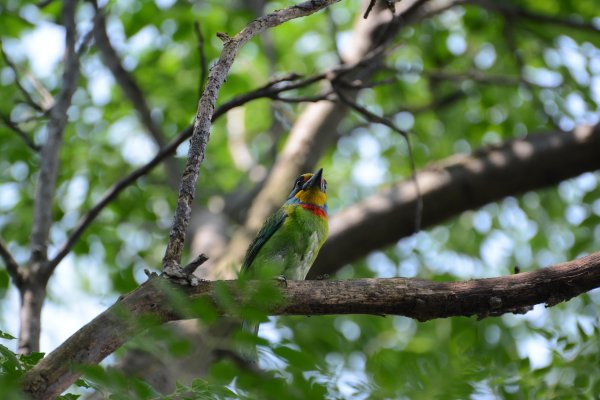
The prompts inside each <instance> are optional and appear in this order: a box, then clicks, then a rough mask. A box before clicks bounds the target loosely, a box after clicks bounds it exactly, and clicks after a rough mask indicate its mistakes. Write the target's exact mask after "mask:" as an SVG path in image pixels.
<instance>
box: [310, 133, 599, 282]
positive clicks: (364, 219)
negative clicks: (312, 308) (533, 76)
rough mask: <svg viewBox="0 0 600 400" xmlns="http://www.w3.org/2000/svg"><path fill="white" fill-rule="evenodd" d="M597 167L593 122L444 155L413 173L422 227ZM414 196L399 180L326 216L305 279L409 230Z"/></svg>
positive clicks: (330, 270) (328, 271)
mask: <svg viewBox="0 0 600 400" xmlns="http://www.w3.org/2000/svg"><path fill="white" fill-rule="evenodd" d="M557 160H560V162H557ZM599 168H600V124H599V125H596V126H595V127H592V126H579V127H577V128H576V129H575V130H574V131H572V132H569V133H566V132H562V131H555V132H549V133H545V134H537V135H531V136H528V137H526V138H524V139H518V140H512V141H508V142H506V143H502V144H499V145H495V146H488V147H484V148H482V149H479V150H477V151H475V152H474V153H473V154H472V155H458V156H452V157H450V158H448V159H446V160H442V161H440V162H438V163H435V164H432V165H431V166H429V167H427V168H425V169H424V170H422V171H419V172H418V173H417V177H418V180H419V184H420V188H421V196H422V198H423V218H422V228H427V227H430V226H433V225H436V224H439V223H441V222H443V221H444V220H446V219H448V218H450V217H453V216H456V215H458V214H459V213H461V212H463V211H466V210H470V209H476V208H478V207H481V206H483V205H484V204H487V203H489V202H492V201H497V200H500V199H502V198H503V197H505V196H514V195H517V194H519V193H523V192H526V191H529V190H535V189H539V188H542V187H546V186H551V185H555V184H556V183H558V182H560V181H562V180H564V179H568V178H573V177H575V176H577V175H579V174H582V173H583V172H587V171H594V170H596V169H599ZM523 171H526V173H524V172H523ZM417 197H418V196H417V194H416V192H415V190H414V185H413V184H412V182H409V181H406V182H400V183H398V184H396V185H394V186H392V187H391V188H388V189H385V190H382V191H381V192H379V193H376V194H374V195H372V196H370V197H367V198H366V199H364V200H363V201H361V202H359V203H357V204H354V205H352V206H350V207H348V208H346V209H344V210H342V211H341V212H339V213H338V214H336V215H334V216H333V217H332V218H331V219H330V223H329V237H328V238H327V241H326V242H325V245H324V246H323V247H322V248H321V250H320V252H319V256H318V257H317V260H316V261H315V264H314V265H313V267H312V269H311V270H310V272H309V274H308V275H309V277H315V276H319V275H322V274H331V273H334V272H335V271H337V270H338V269H339V268H341V267H342V266H343V265H345V264H347V263H349V262H352V261H354V260H357V259H359V258H361V257H364V256H366V255H367V254H368V253H369V252H371V251H373V250H376V249H379V248H382V247H384V246H388V245H391V244H393V243H395V242H397V241H398V240H399V239H401V238H403V237H406V236H409V235H411V234H412V233H414V232H415V226H414V210H415V202H416V201H417ZM339 249H344V251H341V252H340V251H339Z"/></svg>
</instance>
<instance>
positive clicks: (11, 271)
mask: <svg viewBox="0 0 600 400" xmlns="http://www.w3.org/2000/svg"><path fill="white" fill-rule="evenodd" d="M0 257H1V258H2V260H4V265H6V271H7V272H8V275H9V276H10V277H11V279H12V280H13V282H14V283H15V285H17V287H19V286H21V283H22V281H23V277H22V276H21V272H20V270H19V264H17V262H16V261H15V259H14V258H13V256H12V254H10V251H8V247H6V245H5V244H4V242H3V241H2V239H0Z"/></svg>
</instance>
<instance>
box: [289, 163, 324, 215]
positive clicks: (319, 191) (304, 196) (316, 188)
mask: <svg viewBox="0 0 600 400" xmlns="http://www.w3.org/2000/svg"><path fill="white" fill-rule="evenodd" d="M326 193H327V181H326V180H325V179H324V178H323V168H321V169H319V170H318V171H317V172H315V173H314V174H302V175H300V176H299V177H298V178H296V180H295V181H294V187H293V188H292V192H291V193H290V195H289V197H288V203H290V204H294V203H295V204H298V203H301V204H313V205H315V206H318V207H327V194H326Z"/></svg>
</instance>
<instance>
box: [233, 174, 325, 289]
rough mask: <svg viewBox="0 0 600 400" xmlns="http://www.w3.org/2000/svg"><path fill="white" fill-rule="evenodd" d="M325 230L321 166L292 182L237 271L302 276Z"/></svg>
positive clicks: (252, 274) (263, 275)
mask: <svg viewBox="0 0 600 400" xmlns="http://www.w3.org/2000/svg"><path fill="white" fill-rule="evenodd" d="M328 230H329V227H328V223H327V181H326V180H325V179H324V178H323V168H321V169H319V170H318V171H317V172H315V173H314V174H303V175H300V176H299V177H298V178H297V179H296V180H295V181H294V187H293V188H292V191H291V193H290V195H289V196H288V199H287V201H286V202H285V204H284V205H283V206H282V207H281V208H280V209H279V210H277V212H275V214H273V215H272V216H271V217H269V218H268V219H267V221H266V222H265V223H264V225H263V227H262V228H261V229H260V231H259V232H258V235H257V236H256V238H255V239H254V241H252V243H251V244H250V246H249V247H248V250H247V252H246V257H245V259H244V263H243V265H242V270H241V273H242V274H244V275H247V276H249V277H251V278H269V277H279V276H282V277H284V278H285V279H304V278H306V274H307V273H308V270H309V269H310V267H311V266H312V264H313V262H314V261H315V259H316V258H317V254H318V253H319V249H320V248H321V246H322V245H323V243H324V242H325V239H326V238H327V232H328Z"/></svg>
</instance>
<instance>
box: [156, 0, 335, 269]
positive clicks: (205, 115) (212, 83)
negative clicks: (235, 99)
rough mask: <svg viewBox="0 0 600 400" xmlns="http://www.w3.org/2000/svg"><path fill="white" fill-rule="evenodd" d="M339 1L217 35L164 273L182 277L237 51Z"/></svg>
mask: <svg viewBox="0 0 600 400" xmlns="http://www.w3.org/2000/svg"><path fill="white" fill-rule="evenodd" d="M337 1H339V0H312V1H308V2H305V3H300V4H297V5H294V6H291V7H288V8H286V9H283V10H277V11H274V12H272V13H270V14H268V15H265V16H264V17H260V18H257V19H255V20H254V21H252V22H250V23H249V24H248V25H247V26H246V27H245V28H244V29H243V30H242V31H240V32H239V33H238V34H237V35H235V36H234V37H229V36H227V35H225V34H221V35H218V36H219V37H220V38H221V39H222V40H224V42H225V45H224V47H223V51H222V52H221V56H220V57H219V60H218V61H217V63H216V64H215V65H214V66H213V67H212V69H211V70H210V73H209V76H208V80H207V84H206V87H205V89H204V92H203V94H202V97H201V98H200V101H199V102H198V112H197V114H196V120H195V121H194V132H193V134H192V138H191V139H190V148H189V152H188V158H187V162H186V166H185V169H184V171H183V176H182V179H181V185H180V189H179V196H178V199H177V207H176V210H175V217H174V219H173V226H172V228H171V233H170V234H169V243H168V244H167V249H166V251H165V256H164V258H163V271H164V272H166V273H168V274H170V275H172V276H178V275H181V271H180V266H179V265H180V263H181V253H182V251H183V245H184V242H185V234H186V231H187V227H188V224H189V220H190V215H191V210H192V201H193V199H194V195H195V192H196V181H197V179H198V174H199V171H200V165H201V164H202V162H203V161H204V153H205V149H206V145H207V144H208V140H209V137H210V126H211V117H212V113H213V111H214V108H215V103H216V101H217V96H218V92H219V89H220V87H221V85H222V84H223V82H224V81H225V78H226V77H227V73H228V72H229V68H230V67H231V65H232V64H233V60H234V59H235V57H236V55H237V52H238V51H239V49H240V48H241V47H242V46H243V45H244V44H245V43H246V42H248V41H249V40H250V39H251V38H252V37H253V36H255V35H256V34H258V33H260V32H262V31H264V30H266V29H268V28H272V27H274V26H277V25H280V24H282V23H284V22H286V21H289V20H291V19H294V18H299V17H304V16H307V15H310V14H313V13H315V12H317V11H319V10H321V9H323V8H325V7H327V6H329V5H331V4H333V3H336V2H337Z"/></svg>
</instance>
